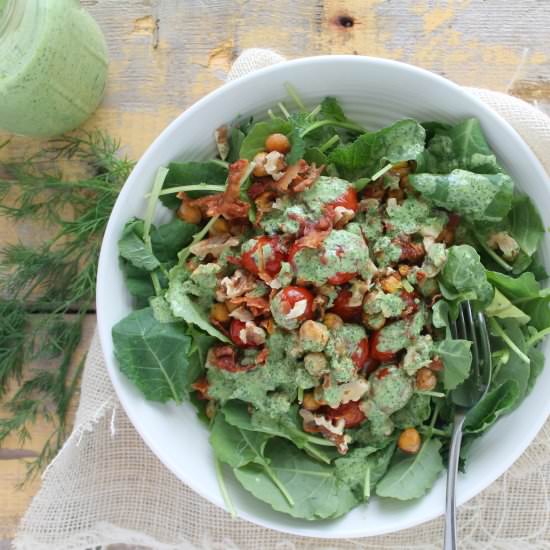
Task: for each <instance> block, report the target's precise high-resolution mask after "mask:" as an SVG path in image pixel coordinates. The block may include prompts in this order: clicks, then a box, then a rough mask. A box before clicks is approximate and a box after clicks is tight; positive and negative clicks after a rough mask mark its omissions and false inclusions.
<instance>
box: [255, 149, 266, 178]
mask: <svg viewBox="0 0 550 550" xmlns="http://www.w3.org/2000/svg"><path fill="white" fill-rule="evenodd" d="M266 157H267V153H265V152H264V151H262V152H260V153H258V154H257V155H256V156H255V157H254V165H255V166H254V171H253V172H252V173H253V174H254V175H255V176H256V177H257V178H261V177H263V176H267V172H266V170H265V162H266Z"/></svg>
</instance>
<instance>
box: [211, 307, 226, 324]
mask: <svg viewBox="0 0 550 550" xmlns="http://www.w3.org/2000/svg"><path fill="white" fill-rule="evenodd" d="M210 318H211V319H212V320H213V321H218V323H227V321H229V311H228V310H227V307H226V305H225V304H214V305H213V306H212V309H211V310H210Z"/></svg>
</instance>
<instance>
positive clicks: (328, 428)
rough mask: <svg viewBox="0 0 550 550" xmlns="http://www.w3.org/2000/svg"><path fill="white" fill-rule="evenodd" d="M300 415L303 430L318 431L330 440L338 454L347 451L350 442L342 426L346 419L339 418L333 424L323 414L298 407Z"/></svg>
mask: <svg viewBox="0 0 550 550" xmlns="http://www.w3.org/2000/svg"><path fill="white" fill-rule="evenodd" d="M300 416H301V417H302V418H303V420H304V431H305V432H309V433H320V434H322V435H323V437H325V438H326V439H328V440H329V441H332V442H333V443H334V444H335V445H336V448H337V449H338V452H339V453H340V454H343V455H344V454H346V453H347V452H348V445H349V443H350V442H351V437H350V436H349V435H344V427H345V424H346V421H345V420H344V419H343V418H339V419H338V420H337V421H336V424H333V423H332V422H331V421H330V420H328V419H327V418H325V417H324V416H321V415H317V414H313V413H312V412H311V411H308V410H306V409H300Z"/></svg>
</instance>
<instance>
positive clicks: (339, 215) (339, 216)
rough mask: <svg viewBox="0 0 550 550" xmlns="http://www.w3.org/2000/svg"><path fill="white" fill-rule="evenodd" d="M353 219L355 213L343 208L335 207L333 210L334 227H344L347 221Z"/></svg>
mask: <svg viewBox="0 0 550 550" xmlns="http://www.w3.org/2000/svg"><path fill="white" fill-rule="evenodd" d="M354 217H355V212H354V211H353V210H351V209H349V208H345V207H344V206H337V207H336V208H335V209H334V225H335V227H337V228H339V227H344V226H345V225H346V224H347V223H348V222H349V221H351V220H352V219H353V218H354Z"/></svg>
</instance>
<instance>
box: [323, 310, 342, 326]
mask: <svg viewBox="0 0 550 550" xmlns="http://www.w3.org/2000/svg"><path fill="white" fill-rule="evenodd" d="M323 323H324V325H325V326H326V327H327V328H328V329H330V330H332V329H335V328H340V327H341V326H343V325H344V321H342V318H341V317H340V316H339V315H336V313H325V316H324V317H323Z"/></svg>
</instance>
